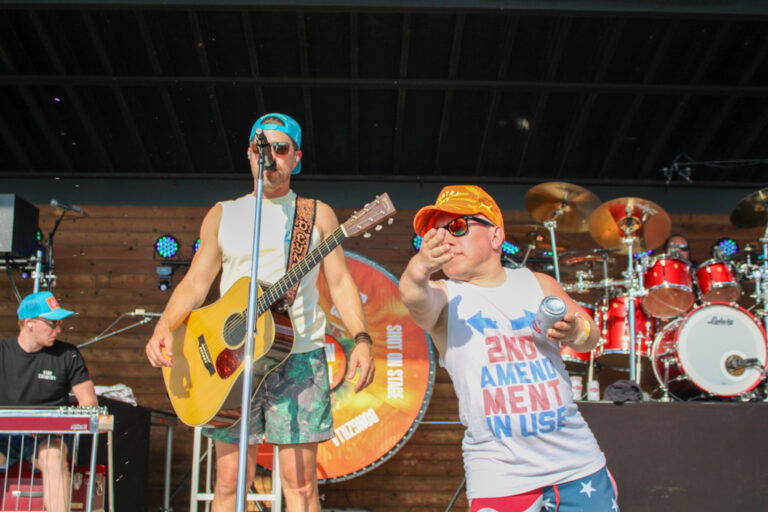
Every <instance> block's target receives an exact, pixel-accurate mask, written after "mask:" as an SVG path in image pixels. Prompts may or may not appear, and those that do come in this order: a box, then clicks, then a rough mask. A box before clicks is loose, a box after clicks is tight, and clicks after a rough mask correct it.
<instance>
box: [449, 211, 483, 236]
mask: <svg viewBox="0 0 768 512" xmlns="http://www.w3.org/2000/svg"><path fill="white" fill-rule="evenodd" d="M471 220H473V221H475V222H478V223H480V224H485V225H486V226H495V225H496V224H494V223H493V222H490V221H487V220H485V219H481V218H480V217H473V216H472V215H464V216H463V217H456V218H455V219H453V220H452V221H451V222H449V223H448V224H446V225H445V226H439V227H438V229H445V230H447V231H448V232H449V233H450V234H451V235H453V236H464V235H466V234H467V231H469V221H471Z"/></svg>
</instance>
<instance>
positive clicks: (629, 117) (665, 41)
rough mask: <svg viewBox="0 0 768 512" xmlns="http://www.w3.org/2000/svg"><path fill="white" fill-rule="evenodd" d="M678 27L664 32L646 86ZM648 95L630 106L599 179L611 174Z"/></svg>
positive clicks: (675, 26)
mask: <svg viewBox="0 0 768 512" xmlns="http://www.w3.org/2000/svg"><path fill="white" fill-rule="evenodd" d="M678 25H679V23H678V21H676V20H673V21H672V22H670V23H669V24H668V25H667V30H665V31H664V37H663V38H662V40H661V43H660V44H659V46H658V48H656V53H655V54H654V56H653V59H651V63H650V65H649V66H648V69H647V70H646V72H645V78H644V80H643V85H644V86H647V85H648V84H649V82H650V81H651V79H652V78H653V77H654V76H655V75H656V72H657V71H658V70H659V66H661V61H662V60H663V58H664V57H665V56H666V54H667V50H668V48H669V45H670V44H671V42H672V37H673V36H674V34H675V33H676V32H677V28H678ZM646 94H650V92H645V93H640V94H638V95H637V96H636V97H635V98H634V99H633V100H632V104H631V105H630V107H629V109H627V112H626V114H625V115H624V119H622V121H621V124H620V125H619V129H618V130H616V132H615V133H616V135H614V137H613V141H612V142H611V145H610V146H609V149H608V152H607V153H606V155H605V158H603V165H602V166H601V167H600V172H599V174H598V178H606V177H608V173H609V172H610V165H611V164H612V163H613V159H614V158H615V157H616V153H617V152H618V150H619V147H620V146H621V143H622V142H623V141H624V138H625V137H626V136H627V131H628V130H629V127H630V126H631V125H632V121H633V120H634V118H635V114H637V111H638V109H639V108H640V105H642V103H643V100H644V99H645V95H646Z"/></svg>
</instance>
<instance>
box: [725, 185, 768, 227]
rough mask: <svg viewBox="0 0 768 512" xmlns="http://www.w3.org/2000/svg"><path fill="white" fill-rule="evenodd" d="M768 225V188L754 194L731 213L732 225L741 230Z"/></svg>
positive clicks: (742, 201) (743, 200)
mask: <svg viewBox="0 0 768 512" xmlns="http://www.w3.org/2000/svg"><path fill="white" fill-rule="evenodd" d="M766 223H768V187H766V188H762V189H760V190H758V191H757V192H752V193H751V194H749V195H748V196H747V197H745V198H744V199H742V200H741V202H740V203H739V204H737V205H736V208H734V209H733V211H732V212H731V224H733V225H734V226H738V227H740V228H756V227H762V226H765V225H766Z"/></svg>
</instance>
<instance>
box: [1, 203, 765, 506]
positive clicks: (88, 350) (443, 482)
mask: <svg viewBox="0 0 768 512" xmlns="http://www.w3.org/2000/svg"><path fill="white" fill-rule="evenodd" d="M39 208H40V227H41V229H42V231H43V232H44V233H47V232H48V231H49V230H50V229H51V228H52V226H53V223H54V221H55V220H56V218H57V211H56V210H54V209H53V208H51V207H50V206H46V205H41V206H40V207H39ZM86 210H87V211H88V212H89V214H90V215H89V216H88V217H80V216H77V215H69V214H68V215H67V216H66V217H65V219H64V221H63V222H62V223H61V225H60V226H59V229H58V231H57V233H56V237H55V257H56V274H57V276H58V280H57V283H56V287H55V289H54V292H55V294H56V296H57V297H58V298H59V300H60V302H61V303H62V305H63V306H64V307H66V308H69V309H72V310H74V311H77V312H78V315H77V316H76V317H74V318H72V319H70V320H68V321H67V322H66V324H65V325H66V328H65V332H64V333H63V334H62V336H61V338H62V339H63V340H65V341H69V342H71V343H74V344H79V343H82V342H84V341H87V340H90V339H92V338H94V337H95V336H97V335H98V334H99V333H100V332H101V331H102V330H104V329H105V328H106V327H107V326H108V325H109V324H111V323H112V322H113V321H114V320H116V319H117V318H118V317H119V316H120V315H122V314H125V313H130V312H133V311H134V310H135V309H136V308H144V309H146V310H147V311H152V312H160V311H162V310H163V307H164V305H165V302H166V301H167V299H168V297H169V295H170V292H169V291H165V292H164V291H161V290H159V289H158V286H157V275H156V270H155V269H156V267H157V265H158V263H159V260H158V259H156V258H155V257H154V256H153V243H154V241H155V239H156V238H157V237H158V236H159V235H162V234H164V233H172V234H174V235H175V236H176V237H177V238H179V239H180V240H181V242H182V247H181V251H182V258H191V256H192V248H191V247H192V243H193V242H194V240H195V239H196V238H197V229H198V227H199V225H200V222H201V220H202V218H203V216H204V214H205V212H206V208H177V207H109V206H86ZM351 213H352V212H351V210H338V211H337V215H338V216H339V218H340V219H342V220H343V219H346V218H348V216H349V215H350V214H351ZM414 213H415V211H413V210H410V211H400V212H399V213H398V214H397V215H396V216H395V221H394V224H393V225H391V226H388V227H387V228H386V229H384V230H383V231H380V232H377V233H376V234H375V236H374V237H373V238H370V239H364V238H361V237H360V238H353V239H350V240H348V241H346V242H345V245H344V247H345V248H347V249H351V250H354V251H357V252H359V253H361V254H363V255H365V256H367V257H368V258H371V259H372V260H374V261H376V262H378V263H380V264H381V265H383V266H384V267H386V268H388V269H389V270H390V271H391V272H393V273H394V274H395V275H398V276H399V275H400V274H401V272H402V271H403V269H404V267H405V264H406V263H407V261H408V259H409V258H410V256H411V255H412V254H413V252H412V249H411V246H410V239H411V236H412V228H411V220H412V218H413V215H414ZM505 220H506V223H507V233H508V235H509V236H515V237H516V238H517V239H518V240H520V241H523V240H525V233H526V232H527V231H529V229H528V228H526V227H525V226H524V224H526V223H530V222H531V219H530V217H529V216H528V214H527V212H525V211H507V212H505ZM672 221H673V229H672V230H673V232H681V233H685V234H686V235H687V236H688V237H689V239H690V241H691V243H692V247H693V258H694V259H696V260H699V261H703V260H706V259H708V258H709V247H710V246H711V245H712V243H713V242H714V241H715V240H717V239H718V238H719V237H721V236H730V237H733V238H734V239H736V240H737V241H738V242H739V243H742V244H743V243H745V242H747V241H755V240H757V238H758V237H759V236H760V234H761V230H760V229H737V228H734V227H733V226H731V225H730V223H729V220H728V216H727V215H689V214H680V215H673V216H672ZM559 236H560V240H562V241H564V242H565V243H566V244H567V245H568V249H569V250H577V249H588V248H594V247H596V244H595V243H594V242H593V241H592V240H591V239H590V237H589V235H588V234H586V233H581V234H562V235H559ZM625 265H626V263H625V262H624V261H620V262H619V263H617V264H616V267H617V269H619V270H620V268H619V267H621V266H625ZM567 270H568V269H567V268H566V269H565V270H564V274H566V276H568V277H567V278H566V279H565V282H568V279H571V276H573V274H572V273H569V272H567ZM183 273H184V269H183V268H179V269H177V270H176V272H175V275H174V283H177V282H178V281H179V279H180V278H181V276H182V275H183ZM14 281H15V282H16V283H17V285H18V286H19V288H20V289H21V291H22V294H27V293H30V292H31V290H32V282H31V281H30V280H29V279H27V280H22V279H21V278H20V276H19V274H18V273H16V274H14ZM0 283H2V285H1V286H0V299H1V300H0V334H1V335H2V336H3V337H7V336H15V335H16V334H17V332H18V331H17V326H16V317H15V311H16V306H17V303H16V300H15V298H14V296H13V294H12V292H11V288H10V286H9V281H8V278H7V276H6V275H5V274H3V275H2V276H0ZM750 291H751V290H750ZM134 320H135V319H132V318H126V319H124V320H123V321H122V322H121V323H120V324H119V325H118V326H117V327H119V326H122V325H127V324H128V323H130V322H131V321H134ZM153 323H154V322H152V323H149V324H147V325H144V326H141V327H137V328H135V329H132V330H129V331H127V332H125V333H123V334H119V335H116V336H114V337H110V338H108V339H105V340H103V341H100V342H98V343H95V344H92V345H89V346H87V347H84V348H83V349H82V352H83V355H84V357H85V358H86V360H87V363H88V366H89V368H90V371H91V374H92V376H93V378H94V381H95V382H96V383H97V384H101V385H113V384H117V383H122V384H126V385H128V386H130V387H131V388H132V389H133V390H134V392H135V394H136V397H137V399H138V402H139V404H141V405H143V406H146V407H149V408H154V409H162V410H169V409H170V404H169V402H168V400H167V398H166V395H165V390H164V386H163V383H162V378H161V377H160V372H159V370H156V369H153V368H151V367H150V366H149V364H148V363H147V361H146V358H145V355H144V344H145V343H146V340H147V339H148V336H149V335H150V333H151V330H152V326H153ZM378 375H384V373H383V372H381V373H379V374H378ZM456 419H457V403H456V398H455V394H454V392H453V389H452V386H451V384H450V380H449V379H448V377H447V374H446V373H445V371H444V370H442V369H440V370H438V372H437V377H436V381H435V387H434V394H433V397H432V400H431V403H430V405H429V408H428V409H427V413H426V416H425V418H424V420H425V421H438V420H456ZM461 437H462V431H461V429H460V428H459V427H458V426H457V425H451V424H449V425H441V424H426V423H425V424H422V425H420V427H419V428H418V429H417V431H416V432H415V434H414V435H413V437H412V438H411V439H410V440H409V442H408V443H407V444H406V445H405V446H404V447H403V448H402V449H401V450H400V452H398V453H397V454H396V455H395V456H394V457H393V458H392V459H390V460H389V461H388V462H387V463H385V464H383V465H381V466H379V467H378V468H376V469H374V470H373V471H371V472H369V473H367V474H365V475H363V476H360V477H358V478H354V479H351V480H347V481H345V482H340V483H335V484H330V485H325V486H323V487H322V489H321V492H322V493H323V494H324V499H325V502H324V506H326V507H329V508H331V507H333V508H348V507H360V508H369V509H375V510H377V511H392V512H394V511H402V510H412V511H419V512H421V511H428V510H444V509H445V506H446V505H447V504H448V502H449V500H450V498H451V496H452V494H453V492H454V491H455V490H456V488H457V486H458V485H459V483H460V482H461V479H462V477H463V467H462V463H461V456H460V441H461ZM164 442H165V439H164V431H163V430H162V429H156V428H153V429H152V440H151V453H150V467H151V468H153V469H152V473H151V475H149V482H150V497H149V501H150V510H155V509H157V508H158V507H159V506H161V505H162V499H161V495H162V487H163V480H162V469H161V468H162V467H163V461H164V458H163V457H164V450H165V446H164ZM191 444H192V442H191V429H189V428H187V427H185V426H183V425H179V426H177V427H176V429H175V432H174V443H173V481H172V489H176V487H177V486H178V485H179V483H180V482H182V480H183V479H184V477H185V475H186V474H187V473H188V472H189V470H190V467H191V465H190V464H191V450H190V448H191ZM188 499H189V491H188V489H187V488H186V487H185V488H183V490H181V491H180V492H179V494H178V495H177V496H176V498H175V499H174V501H173V503H172V506H173V507H174V508H175V509H176V510H186V509H187V508H188ZM466 508H467V502H466V499H465V497H464V495H463V494H462V495H461V497H460V498H459V501H458V502H457V504H456V506H455V508H454V510H466Z"/></svg>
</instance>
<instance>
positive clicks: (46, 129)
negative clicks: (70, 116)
mask: <svg viewBox="0 0 768 512" xmlns="http://www.w3.org/2000/svg"><path fill="white" fill-rule="evenodd" d="M3 21H4V20H2V19H0V23H2V22H3ZM5 21H6V25H9V24H8V23H7V20H5ZM0 27H2V25H0ZM5 34H7V35H10V36H11V37H16V34H15V31H14V30H13V27H12V26H6V27H5V30H0V37H1V35H5ZM0 61H2V63H3V65H4V66H5V67H6V69H8V71H10V72H11V73H16V69H17V68H16V63H15V62H14V61H13V59H11V54H10V52H9V51H8V50H7V49H6V48H5V45H4V44H3V42H2V40H0ZM16 88H17V89H18V91H19V94H20V95H21V99H22V100H23V101H24V105H26V107H27V110H28V111H29V113H30V114H31V117H32V119H33V120H34V122H35V124H36V128H37V130H38V131H39V132H40V134H41V136H42V137H43V138H44V139H45V141H46V143H47V144H49V147H50V148H51V153H52V156H53V157H55V158H56V160H57V161H58V162H59V163H60V164H61V166H62V167H63V168H64V169H65V170H67V171H72V163H71V162H70V161H69V156H68V155H67V153H66V151H64V148H63V147H62V146H61V143H60V141H59V135H58V134H54V133H53V131H52V130H51V124H50V123H49V122H48V120H47V119H46V117H45V114H44V113H43V111H42V109H41V108H40V105H39V104H38V102H37V100H36V99H35V97H34V95H33V94H32V93H31V92H29V90H28V89H27V87H26V86H25V85H24V84H18V85H17V87H16Z"/></svg>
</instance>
